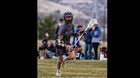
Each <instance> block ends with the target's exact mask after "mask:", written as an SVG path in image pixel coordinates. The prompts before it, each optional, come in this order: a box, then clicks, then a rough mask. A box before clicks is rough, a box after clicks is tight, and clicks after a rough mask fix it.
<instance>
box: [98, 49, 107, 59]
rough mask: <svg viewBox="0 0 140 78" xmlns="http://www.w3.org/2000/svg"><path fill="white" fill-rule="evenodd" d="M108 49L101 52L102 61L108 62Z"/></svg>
mask: <svg viewBox="0 0 140 78" xmlns="http://www.w3.org/2000/svg"><path fill="white" fill-rule="evenodd" d="M107 53H108V52H107V48H106V47H102V49H101V52H100V60H107Z"/></svg>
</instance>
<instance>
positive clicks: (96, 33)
mask: <svg viewBox="0 0 140 78" xmlns="http://www.w3.org/2000/svg"><path fill="white" fill-rule="evenodd" d="M91 35H92V46H93V49H94V54H95V55H94V56H95V57H94V59H95V60H98V46H99V44H100V36H101V29H100V27H99V26H98V23H95V24H94V26H93V28H92V31H91Z"/></svg>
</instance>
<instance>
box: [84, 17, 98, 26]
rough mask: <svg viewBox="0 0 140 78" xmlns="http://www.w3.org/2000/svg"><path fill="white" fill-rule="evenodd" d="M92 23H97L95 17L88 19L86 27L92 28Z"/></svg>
mask: <svg viewBox="0 0 140 78" xmlns="http://www.w3.org/2000/svg"><path fill="white" fill-rule="evenodd" d="M94 24H98V22H97V19H90V21H89V23H88V26H87V28H92V27H93V25H94Z"/></svg>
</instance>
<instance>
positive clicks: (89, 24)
mask: <svg viewBox="0 0 140 78" xmlns="http://www.w3.org/2000/svg"><path fill="white" fill-rule="evenodd" d="M95 23H97V20H96V19H90V21H89V23H88V25H87V28H86V29H85V30H84V32H83V33H82V34H81V36H80V37H79V38H78V40H77V41H76V42H75V44H74V45H73V46H76V44H77V43H78V41H79V40H80V39H81V38H82V37H83V35H84V33H85V32H86V31H87V29H89V28H92V27H93V25H94V24H95Z"/></svg>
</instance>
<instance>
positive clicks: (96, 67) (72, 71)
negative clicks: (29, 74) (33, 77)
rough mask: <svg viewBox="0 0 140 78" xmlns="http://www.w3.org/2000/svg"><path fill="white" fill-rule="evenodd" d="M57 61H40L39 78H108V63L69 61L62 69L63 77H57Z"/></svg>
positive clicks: (99, 61)
mask: <svg viewBox="0 0 140 78" xmlns="http://www.w3.org/2000/svg"><path fill="white" fill-rule="evenodd" d="M56 62H57V60H55V59H46V60H40V59H38V78H107V61H101V60H68V61H67V62H66V64H67V66H66V68H65V69H64V68H62V69H61V73H62V74H61V75H62V76H61V77H56V76H55V72H56Z"/></svg>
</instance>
